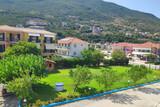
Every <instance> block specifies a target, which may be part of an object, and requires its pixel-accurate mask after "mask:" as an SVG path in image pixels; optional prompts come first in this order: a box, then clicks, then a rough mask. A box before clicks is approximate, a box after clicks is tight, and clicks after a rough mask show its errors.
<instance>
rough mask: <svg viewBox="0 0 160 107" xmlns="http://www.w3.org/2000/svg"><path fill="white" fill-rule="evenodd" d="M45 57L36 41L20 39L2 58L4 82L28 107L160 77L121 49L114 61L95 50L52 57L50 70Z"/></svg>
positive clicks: (113, 54) (1, 75) (114, 54)
mask: <svg viewBox="0 0 160 107" xmlns="http://www.w3.org/2000/svg"><path fill="white" fill-rule="evenodd" d="M45 59H46V58H45V57H43V56H41V54H40V50H39V49H37V48H36V45H35V44H33V43H28V42H19V43H17V44H16V45H14V46H13V47H10V48H8V49H7V51H6V52H5V53H4V54H3V58H2V59H1V60H0V77H1V78H0V83H3V84H5V87H6V89H7V92H9V93H11V94H15V95H16V96H17V98H18V99H19V100H21V101H22V104H23V106H24V107H26V106H27V107H32V106H33V107H40V106H42V105H47V104H50V103H54V102H60V101H65V100H69V99H74V98H77V97H83V96H89V95H93V94H97V93H102V92H105V91H108V90H112V89H118V88H122V87H127V86H133V85H136V84H141V83H147V82H151V81H155V80H159V79H160V71H158V70H157V71H156V70H151V69H148V68H146V67H145V66H131V65H128V59H127V58H126V56H125V53H124V52H123V51H120V50H116V51H115V52H113V53H112V59H110V60H105V59H104V55H103V54H102V53H100V52H99V51H98V50H94V49H88V50H84V51H83V52H82V58H81V59H80V58H72V59H64V58H62V57H59V56H52V57H50V58H49V59H50V60H53V61H55V62H56V69H55V70H54V71H52V72H48V71H47V70H46V68H45ZM59 82H61V83H64V90H63V91H61V92H57V91H56V90H55V88H56V87H55V85H56V83H59ZM23 101H27V103H25V104H24V103H23Z"/></svg>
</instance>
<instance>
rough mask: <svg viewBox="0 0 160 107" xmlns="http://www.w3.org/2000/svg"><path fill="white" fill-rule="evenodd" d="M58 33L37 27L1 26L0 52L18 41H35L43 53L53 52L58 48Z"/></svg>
mask: <svg viewBox="0 0 160 107" xmlns="http://www.w3.org/2000/svg"><path fill="white" fill-rule="evenodd" d="M55 40H56V34H55V33H52V32H49V31H45V30H37V29H29V28H17V27H12V26H8V25H1V26H0V53H2V52H4V51H5V50H6V48H7V47H9V46H12V45H14V44H15V43H16V42H18V41H28V42H33V43H35V44H36V45H37V47H38V48H40V49H41V52H42V53H43V54H48V53H49V54H50V53H53V52H54V51H55V49H56V45H55Z"/></svg>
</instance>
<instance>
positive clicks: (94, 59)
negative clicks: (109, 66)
mask: <svg viewBox="0 0 160 107" xmlns="http://www.w3.org/2000/svg"><path fill="white" fill-rule="evenodd" d="M81 54H82V57H83V59H84V60H85V63H86V64H87V65H90V66H99V65H100V63H101V62H102V61H103V59H104V55H103V54H102V53H101V52H100V51H98V50H96V49H86V50H84V51H82V53H81Z"/></svg>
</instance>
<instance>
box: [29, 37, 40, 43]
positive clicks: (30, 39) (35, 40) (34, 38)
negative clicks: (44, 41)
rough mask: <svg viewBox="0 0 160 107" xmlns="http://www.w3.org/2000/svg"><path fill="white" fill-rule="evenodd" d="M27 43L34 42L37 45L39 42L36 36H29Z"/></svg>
mask: <svg viewBox="0 0 160 107" xmlns="http://www.w3.org/2000/svg"><path fill="white" fill-rule="evenodd" d="M28 41H29V42H35V43H39V42H40V40H39V38H38V36H30V37H29V40H28Z"/></svg>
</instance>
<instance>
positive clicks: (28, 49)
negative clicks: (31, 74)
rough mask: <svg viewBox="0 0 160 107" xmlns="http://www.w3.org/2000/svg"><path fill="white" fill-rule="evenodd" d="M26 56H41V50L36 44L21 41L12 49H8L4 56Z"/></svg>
mask: <svg viewBox="0 0 160 107" xmlns="http://www.w3.org/2000/svg"><path fill="white" fill-rule="evenodd" d="M26 54H34V55H40V50H39V49H38V48H37V46H36V44H34V43H31V42H24V41H21V42H18V43H16V44H14V45H13V46H12V47H9V48H7V50H6V51H5V52H4V56H11V55H15V56H19V55H26Z"/></svg>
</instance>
